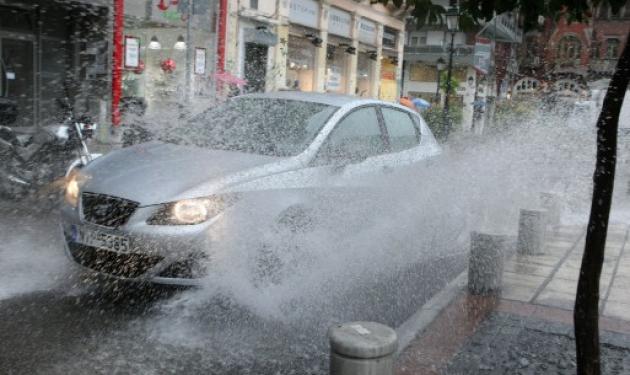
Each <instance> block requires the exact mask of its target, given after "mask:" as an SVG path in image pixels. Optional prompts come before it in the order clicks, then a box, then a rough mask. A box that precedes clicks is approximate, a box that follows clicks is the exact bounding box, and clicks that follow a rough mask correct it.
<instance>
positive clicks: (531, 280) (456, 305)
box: [397, 221, 630, 375]
mask: <svg viewBox="0 0 630 375" xmlns="http://www.w3.org/2000/svg"><path fill="white" fill-rule="evenodd" d="M629 230H630V228H629V227H628V225H627V224H626V223H624V222H619V221H616V222H613V223H612V224H611V225H610V227H609V232H608V241H607V245H606V256H605V262H604V268H603V272H602V279H601V294H600V295H601V300H600V314H601V316H600V323H599V324H600V329H601V335H600V337H601V343H602V366H603V368H602V370H603V373H606V374H625V373H628V372H630V360H629V358H630V309H628V308H626V306H627V305H626V301H627V299H626V298H627V296H628V294H627V293H623V290H624V288H626V289H627V286H628V284H627V279H628V277H630V271H629V270H628V268H627V264H628V260H629V259H630V254H628V253H629V252H630V251H629V250H628V247H629V243H628V233H629ZM584 236H585V227H584V226H580V225H570V226H563V227H559V228H556V230H555V231H553V232H551V233H550V234H549V235H548V236H547V240H546V242H545V246H544V248H543V251H542V252H541V253H540V254H535V255H518V254H513V255H511V256H510V257H508V259H507V260H506V262H505V266H504V273H503V280H502V289H501V292H500V293H499V294H497V295H489V296H475V295H471V294H469V293H468V292H467V291H466V288H465V286H463V285H462V286H459V288H463V289H462V290H460V291H459V293H458V294H455V298H453V300H452V301H451V302H450V304H448V305H447V306H446V307H445V308H444V309H443V310H442V311H440V313H439V314H438V315H437V317H436V318H435V319H434V320H433V321H431V322H430V323H429V324H428V325H427V327H426V328H425V329H424V330H423V331H422V332H421V333H420V334H419V335H418V337H416V338H415V339H414V340H413V341H412V342H411V343H410V345H409V346H408V347H407V348H406V349H405V350H404V351H403V352H402V354H401V356H400V357H399V360H398V369H397V372H398V374H399V375H407V374H409V375H411V374H413V375H436V374H453V375H455V374H507V373H509V374H541V373H552V374H573V373H575V339H574V335H573V311H572V309H573V305H574V298H575V291H576V287H577V278H578V274H579V268H580V261H581V256H582V253H583V251H584ZM445 333H446V334H445Z"/></svg>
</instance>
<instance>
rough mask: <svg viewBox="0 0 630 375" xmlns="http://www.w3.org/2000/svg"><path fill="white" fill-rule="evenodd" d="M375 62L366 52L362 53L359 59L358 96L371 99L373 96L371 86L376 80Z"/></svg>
mask: <svg viewBox="0 0 630 375" xmlns="http://www.w3.org/2000/svg"><path fill="white" fill-rule="evenodd" d="M374 64H375V61H374V60H373V59H371V58H370V56H369V54H368V53H366V52H360V53H359V56H358V57H357V88H356V93H355V94H356V95H358V96H364V97H370V96H372V89H371V85H372V82H373V80H374V77H373V74H374V73H373V72H374Z"/></svg>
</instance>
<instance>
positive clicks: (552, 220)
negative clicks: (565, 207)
mask: <svg viewBox="0 0 630 375" xmlns="http://www.w3.org/2000/svg"><path fill="white" fill-rule="evenodd" d="M540 206H541V208H543V209H545V210H547V226H551V227H557V226H558V225H560V215H561V212H560V199H559V197H558V195H557V194H553V193H547V192H543V193H540Z"/></svg>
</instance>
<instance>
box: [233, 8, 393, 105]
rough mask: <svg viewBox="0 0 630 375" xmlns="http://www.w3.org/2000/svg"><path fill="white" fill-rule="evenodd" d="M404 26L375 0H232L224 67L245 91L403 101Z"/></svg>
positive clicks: (390, 11)
mask: <svg viewBox="0 0 630 375" xmlns="http://www.w3.org/2000/svg"><path fill="white" fill-rule="evenodd" d="M403 36H404V23H403V22H402V21H401V20H400V19H399V18H397V17H395V14H394V12H393V11H392V10H390V9H389V8H387V7H384V6H382V5H380V4H370V2H369V1H360V2H359V1H352V0H334V1H333V0H324V1H316V0H279V1H269V2H262V1H256V0H228V18H227V32H226V57H225V66H224V67H223V68H224V69H225V70H226V71H228V72H229V73H230V74H232V75H234V76H237V77H239V78H242V79H244V80H246V81H247V83H246V87H245V90H246V91H249V92H251V91H273V90H282V89H295V90H301V91H314V92H330V93H338V94H348V95H357V96H364V97H373V98H381V99H383V100H390V101H393V100H396V98H397V97H398V95H399V92H398V87H399V83H400V78H401V72H402V57H403V40H404V37H403Z"/></svg>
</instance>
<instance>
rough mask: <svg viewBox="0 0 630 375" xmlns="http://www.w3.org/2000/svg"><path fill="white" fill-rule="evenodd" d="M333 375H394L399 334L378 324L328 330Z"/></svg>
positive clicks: (342, 325) (339, 326)
mask: <svg viewBox="0 0 630 375" xmlns="http://www.w3.org/2000/svg"><path fill="white" fill-rule="evenodd" d="M328 338H329V339H330V374H331V375H393V374H394V353H395V352H396V349H397V348H398V337H397V336H396V331H394V330H393V329H391V328H389V327H388V326H386V325H383V324H380V323H375V322H352V323H344V324H338V325H335V326H332V327H330V329H329V330H328Z"/></svg>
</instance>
